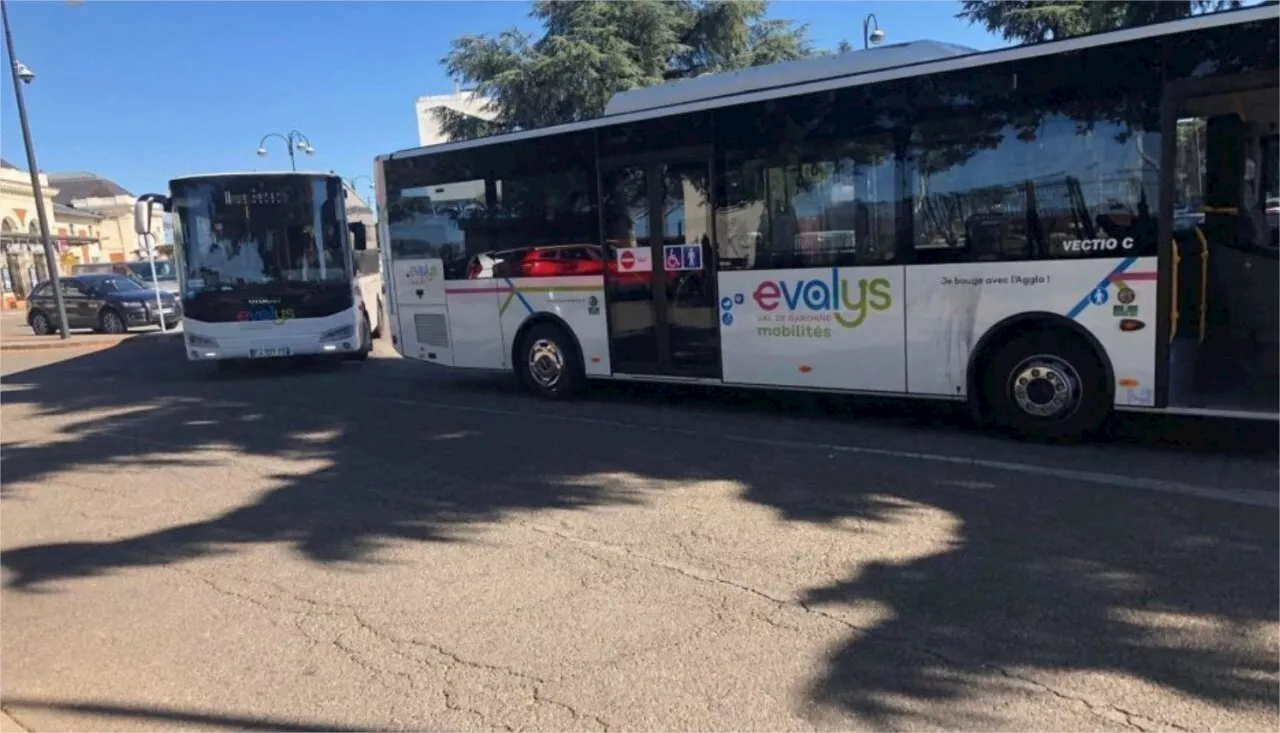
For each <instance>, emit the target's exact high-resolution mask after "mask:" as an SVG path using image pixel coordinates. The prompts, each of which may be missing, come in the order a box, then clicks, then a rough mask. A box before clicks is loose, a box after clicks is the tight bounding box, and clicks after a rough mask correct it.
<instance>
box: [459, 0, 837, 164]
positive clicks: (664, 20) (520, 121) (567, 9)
mask: <svg viewBox="0 0 1280 733" xmlns="http://www.w3.org/2000/svg"><path fill="white" fill-rule="evenodd" d="M767 9H768V3H767V2H766V0H733V1H732V2H725V1H723V0H626V2H617V1H616V0H537V1H536V2H534V4H533V11H532V12H531V17H533V18H536V19H538V20H539V21H541V22H542V25H543V28H544V33H543V35H542V37H541V38H538V39H536V40H535V39H534V37H533V36H532V35H530V34H526V33H521V32H519V31H515V30H511V31H506V32H503V33H500V34H498V35H497V36H495V37H486V36H464V37H462V38H459V39H457V40H455V41H454V42H453V43H452V45H451V48H450V51H449V54H448V55H447V56H445V57H444V59H442V63H443V64H444V65H445V67H446V68H447V69H448V71H449V74H450V75H451V76H453V77H454V78H455V79H457V80H458V81H460V82H461V83H462V84H464V85H466V86H468V87H469V88H472V89H474V90H475V92H476V94H477V95H478V96H482V97H487V98H489V99H490V100H492V102H491V107H490V109H489V110H488V111H489V112H490V113H492V114H493V115H495V116H494V119H493V120H492V121H486V120H480V119H477V118H475V117H472V116H469V115H464V114H461V113H459V112H456V111H453V110H448V109H442V110H438V111H437V115H438V117H439V119H440V122H441V127H442V128H443V131H444V132H445V134H446V135H448V136H449V138H450V139H454V140H458V139H468V138H473V137H479V136H484V135H492V134H497V133H501V132H509V131H512V130H520V129H529V128H535V127H544V126H547V125H554V124H561V123H566V122H574V121H577V120H583V119H590V118H592V117H598V116H599V115H601V114H602V113H603V112H604V108H605V105H606V104H608V102H609V99H610V98H611V97H612V96H613V95H614V94H616V93H618V92H621V91H625V90H627V89H633V88H635V87H642V86H648V85H652V84H659V83H662V82H664V81H670V80H673V79H683V78H689V77H693V76H698V75H701V74H708V73H715V72H719V71H726V70H730V69H739V68H743V67H747V66H756V65H759V64H768V63H773V62H777V61H785V60H789V59H795V58H800V57H803V56H808V55H810V54H811V53H813V48H812V47H811V45H810V43H809V40H808V38H807V33H808V27H807V26H804V25H796V24H794V23H792V22H791V21H787V20H777V19H768V18H766V17H765V14H766V11H767Z"/></svg>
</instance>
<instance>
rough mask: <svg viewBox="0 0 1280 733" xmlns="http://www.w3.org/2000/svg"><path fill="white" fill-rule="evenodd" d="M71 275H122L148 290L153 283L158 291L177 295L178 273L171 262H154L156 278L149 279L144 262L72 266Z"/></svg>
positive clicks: (147, 265)
mask: <svg viewBox="0 0 1280 733" xmlns="http://www.w3.org/2000/svg"><path fill="white" fill-rule="evenodd" d="M71 274H72V275H106V274H114V275H124V276H125V277H132V278H133V279H135V280H137V281H138V282H140V283H142V284H143V285H145V286H146V287H148V288H153V287H154V285H152V283H153V282H155V283H159V284H160V289H161V290H162V291H164V292H166V293H177V292H178V291H179V287H178V271H177V269H176V268H175V267H174V263H173V260H156V277H155V280H152V279H151V263H150V262H149V261H146V260H141V261H136V262H94V263H91V264H85V265H74V266H72V268H71Z"/></svg>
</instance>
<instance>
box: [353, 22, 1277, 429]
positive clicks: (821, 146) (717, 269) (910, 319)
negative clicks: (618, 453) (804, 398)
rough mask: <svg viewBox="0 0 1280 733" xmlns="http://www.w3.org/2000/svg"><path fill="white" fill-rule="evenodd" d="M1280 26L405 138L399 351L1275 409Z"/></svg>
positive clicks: (1077, 401) (1119, 38)
mask: <svg viewBox="0 0 1280 733" xmlns="http://www.w3.org/2000/svg"><path fill="white" fill-rule="evenodd" d="M1277 16H1278V11H1277V8H1276V7H1275V6H1274V5H1273V6H1267V7H1253V8H1248V9H1244V10H1238V11H1232V12H1225V13H1218V14H1210V15H1201V16H1198V17H1194V18H1189V19H1185V20H1180V21H1177V22H1171V23H1165V24H1160V25H1152V26H1147V27H1140V28H1132V29H1128V30H1123V31H1117V32H1112V33H1107V34H1098V35H1091V36H1085V37H1080V38H1073V39H1068V40H1063V41H1058V42H1053V43H1043V44H1037V45H1030V46H1022V47H1017V48H1008V49H1002V50H998V51H991V52H984V53H979V52H975V51H973V50H971V49H966V48H961V47H957V46H952V45H948V44H942V43H935V42H927V41H926V42H915V43H902V44H896V45H890V46H885V47H881V48H875V49H871V50H864V51H854V52H849V53H842V54H836V55H831V56H825V57H821V58H814V59H804V60H799V61H794V62H788V63H782V64H776V65H773V66H769V67H761V68H753V69H746V70H742V71H735V72H730V73H725V74H719V75H714V76H704V77H699V78H696V79H692V80H685V81H679V82H674V83H671V84H666V85H662V86H657V87H651V88H645V89H638V90H635V91H631V92H627V93H623V94H619V95H618V96H616V97H615V98H614V99H613V100H612V101H611V102H610V103H609V105H608V108H607V110H606V114H605V115H604V116H603V117H601V118H599V119H593V120H588V121H584V122H579V123H574V124H568V125H563V126H558V127H553V128H547V129H535V130H526V131H520V132H516V133H512V134H506V135H500V136H494V137H490V138H485V139H480V140H472V141H463V142H456V143H448V144H441V145H436V146H431V147H426V148H418V149H413V150H405V151H401V152H396V153H392V154H388V155H383V156H380V157H378V158H377V160H376V163H375V173H376V179H377V187H378V205H379V208H380V211H381V217H380V218H381V221H382V222H383V223H382V225H381V226H383V227H385V229H383V230H382V234H383V236H382V237H381V239H382V241H387V242H389V243H390V246H389V247H384V255H383V256H384V257H385V258H386V262H385V263H384V270H385V271H386V272H388V273H391V275H389V277H388V303H389V306H390V309H389V319H390V322H391V324H392V334H393V342H394V344H395V348H396V349H397V350H398V351H399V352H400V353H401V354H402V355H404V356H405V357H408V358H411V359H420V360H423V361H427V362H431V363H435V364H441V365H446V366H452V367H459V368H475V369H504V370H505V369H511V370H514V371H515V372H516V373H517V374H518V375H519V376H520V377H521V378H522V380H523V381H524V383H525V384H526V385H528V386H529V387H530V388H531V389H534V390H536V391H538V392H540V393H542V394H544V395H546V396H549V397H560V396H565V395H569V394H572V393H573V392H574V391H576V390H577V389H578V388H579V387H581V386H582V385H583V384H584V382H585V381H586V380H588V379H614V380H645V381H658V382H670V383H685V384H687V383H693V384H723V385H730V386H741V387H758V388H789V389H797V390H812V391H830V392H838V393H850V394H868V395H901V396H909V397H919V398H931V399H941V400H955V401H962V402H967V403H968V404H969V405H971V406H972V408H973V410H974V412H975V413H976V414H977V415H979V416H980V417H982V418H983V419H984V421H986V422H989V423H994V424H996V425H998V426H1000V427H1002V428H1004V429H1008V430H1011V431H1012V432H1015V433H1018V434H1022V435H1024V436H1027V437H1037V438H1056V437H1078V436H1082V435H1085V434H1087V433H1089V432H1090V431H1091V430H1093V429H1095V428H1096V427H1098V426H1099V425H1100V424H1101V423H1102V421H1103V420H1104V419H1105V418H1106V417H1107V415H1108V414H1109V413H1110V412H1111V411H1112V410H1113V409H1123V410H1145V411H1155V412H1179V413H1187V414H1200V415H1219V416H1234V417H1241V418H1265V419H1271V420H1274V419H1276V417H1277V401H1278V400H1277V398H1278V395H1277V374H1278V368H1277V330H1278V329H1277V312H1278V310H1280V308H1278V307H1277V246H1276V236H1277V235H1276V229H1275V222H1274V217H1272V220H1271V221H1270V222H1268V220H1267V217H1266V202H1267V201H1268V200H1269V199H1271V200H1274V197H1275V196H1276V195H1277V193H1278V190H1277V169H1276V164H1277V157H1278V153H1277V144H1276V141H1277V137H1276V133H1277V130H1276V123H1277V108H1278V107H1280V104H1278V98H1277V87H1278V86H1280V84H1278V81H1277V78H1278V77H1277V64H1276V59H1277V35H1278V33H1277V31H1278V29H1277ZM658 232H661V236H658V234H657V233H658Z"/></svg>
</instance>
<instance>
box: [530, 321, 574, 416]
mask: <svg viewBox="0 0 1280 733" xmlns="http://www.w3.org/2000/svg"><path fill="white" fill-rule="evenodd" d="M516 369H517V370H518V374H519V375H520V381H521V382H522V383H523V384H524V386H525V387H527V388H529V389H532V390H533V391H534V392H536V393H538V394H539V395H542V396H543V397H547V398H550V399H565V398H568V397H572V396H573V395H575V394H577V393H578V392H579V391H580V390H581V389H582V385H583V384H584V383H585V382H586V378H585V376H584V375H583V371H582V358H581V357H580V356H579V355H578V348H577V346H576V345H575V344H574V342H573V339H572V338H570V336H569V334H568V333H567V332H566V331H565V330H564V329H563V328H561V327H560V326H557V325H555V324H553V323H540V324H538V325H536V326H534V327H533V328H531V329H529V332H528V333H527V334H525V337H524V341H523V345H522V347H521V349H520V361H519V362H517V363H516Z"/></svg>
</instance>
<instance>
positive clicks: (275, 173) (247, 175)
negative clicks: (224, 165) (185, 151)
mask: <svg viewBox="0 0 1280 733" xmlns="http://www.w3.org/2000/svg"><path fill="white" fill-rule="evenodd" d="M227 176H234V177H244V178H253V177H270V176H325V177H329V178H340V177H341V176H339V175H338V174H337V173H330V172H328V171H229V172H226V173H190V174H187V175H185V176H174V177H173V178H170V179H169V180H170V182H172V181H189V180H192V179H196V178H225V177H227Z"/></svg>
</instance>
